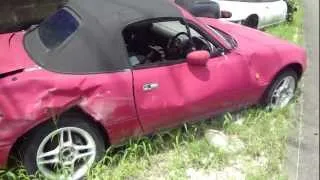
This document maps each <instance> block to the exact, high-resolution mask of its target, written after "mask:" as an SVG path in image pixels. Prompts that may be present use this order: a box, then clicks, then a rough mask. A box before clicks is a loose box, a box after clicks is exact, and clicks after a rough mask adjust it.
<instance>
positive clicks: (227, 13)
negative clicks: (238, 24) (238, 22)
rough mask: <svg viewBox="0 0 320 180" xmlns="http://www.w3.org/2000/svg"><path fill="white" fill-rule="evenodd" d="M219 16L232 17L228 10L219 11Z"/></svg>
mask: <svg viewBox="0 0 320 180" xmlns="http://www.w3.org/2000/svg"><path fill="white" fill-rule="evenodd" d="M220 14H221V15H220V17H221V18H231V17H232V13H231V12H229V11H221V12H220Z"/></svg>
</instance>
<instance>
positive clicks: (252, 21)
mask: <svg viewBox="0 0 320 180" xmlns="http://www.w3.org/2000/svg"><path fill="white" fill-rule="evenodd" d="M258 23H259V17H258V16H257V15H251V16H249V17H248V18H247V19H246V20H244V22H243V25H245V26H248V27H251V28H254V29H257V28H258Z"/></svg>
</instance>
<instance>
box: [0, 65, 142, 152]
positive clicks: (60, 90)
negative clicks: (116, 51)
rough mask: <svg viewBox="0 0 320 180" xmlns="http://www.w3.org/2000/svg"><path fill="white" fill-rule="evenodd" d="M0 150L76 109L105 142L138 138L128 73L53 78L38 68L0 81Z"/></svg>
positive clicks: (65, 75) (64, 75)
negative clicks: (86, 116) (106, 138)
mask: <svg viewBox="0 0 320 180" xmlns="http://www.w3.org/2000/svg"><path fill="white" fill-rule="evenodd" d="M0 84H1V86H0V127H1V131H0V146H7V145H12V144H13V143H14V142H15V140H16V139H17V138H19V137H21V136H22V135H23V134H24V133H26V132H27V131H29V130H30V129H32V128H33V127H35V126H37V125H39V124H40V123H42V122H44V121H47V120H49V119H52V117H55V116H56V117H58V118H59V116H58V115H59V114H60V113H62V112H64V111H67V110H68V109H69V108H72V107H75V106H77V107H79V108H81V109H82V110H83V111H84V112H85V113H87V114H89V115H90V116H91V117H92V118H93V119H94V120H96V121H97V122H99V123H100V124H101V125H102V126H103V127H104V128H105V129H106V130H107V131H108V136H109V139H110V140H111V143H117V142H119V141H121V140H122V139H123V138H125V137H127V136H132V135H138V134H139V133H141V127H140V124H139V121H138V119H137V114H136V110H135V104H134V98H133V89H132V73H131V71H127V72H118V73H110V74H98V75H67V74H56V73H52V72H48V71H45V70H41V69H39V68H35V69H26V70H25V71H24V72H23V73H20V74H16V75H14V76H11V77H7V78H3V79H0Z"/></svg>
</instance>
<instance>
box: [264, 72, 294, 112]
mask: <svg viewBox="0 0 320 180" xmlns="http://www.w3.org/2000/svg"><path fill="white" fill-rule="evenodd" d="M297 83H298V77H297V73H296V72H295V71H293V70H286V71H284V72H282V73H281V74H280V75H279V76H278V77H277V79H276V80H275V81H274V82H273V83H272V85H271V86H270V87H269V89H268V91H267V94H266V96H265V98H264V102H263V104H264V105H266V106H267V107H268V108H269V109H278V108H283V107H285V106H287V105H288V104H289V102H290V101H291V100H292V99H293V98H294V94H295V91H296V88H297Z"/></svg>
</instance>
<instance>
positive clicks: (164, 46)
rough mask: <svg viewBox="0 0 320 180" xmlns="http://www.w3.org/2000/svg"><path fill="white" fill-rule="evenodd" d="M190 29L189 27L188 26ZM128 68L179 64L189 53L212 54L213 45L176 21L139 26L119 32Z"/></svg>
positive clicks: (140, 24) (132, 26)
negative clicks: (122, 39)
mask: <svg viewBox="0 0 320 180" xmlns="http://www.w3.org/2000/svg"><path fill="white" fill-rule="evenodd" d="M189 27H190V26H189ZM122 33H123V37H124V41H125V44H126V47H127V51H128V56H129V61H130V63H131V65H132V66H139V65H148V64H159V63H168V62H172V61H182V60H184V59H185V58H186V56H187V54H188V53H189V52H191V51H193V50H207V51H208V52H209V53H211V52H213V49H214V48H215V47H214V45H213V44H212V43H211V42H210V41H208V40H207V39H206V38H205V37H203V36H202V35H201V34H200V33H199V32H197V31H196V30H195V29H193V28H192V27H190V35H191V38H190V37H189V35H188V31H187V28H186V26H185V25H184V24H183V23H181V22H180V21H161V22H143V23H136V24H132V25H129V26H128V27H126V28H125V29H124V30H123V32H122Z"/></svg>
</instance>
